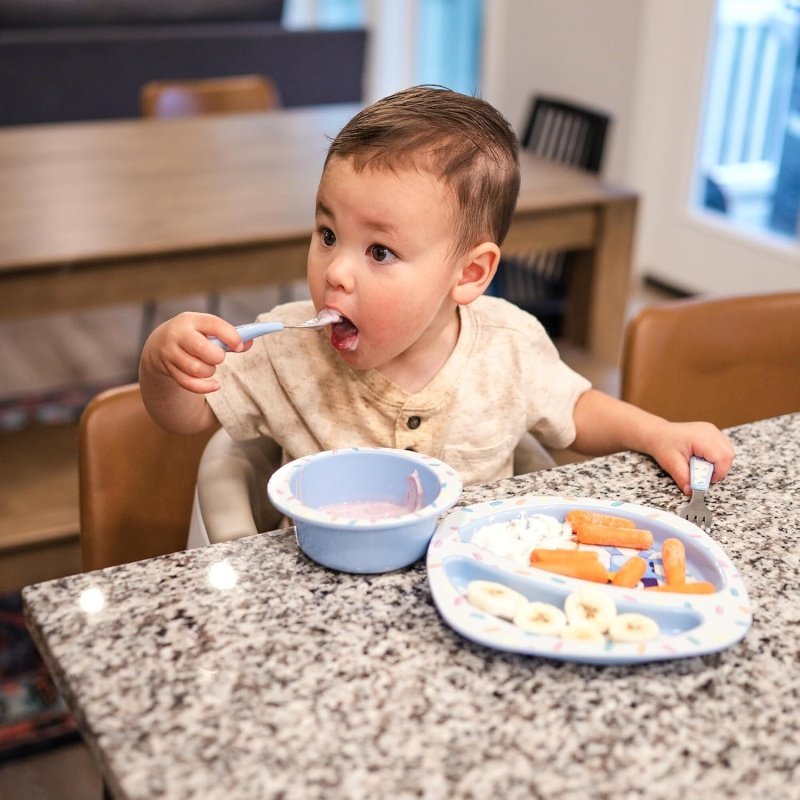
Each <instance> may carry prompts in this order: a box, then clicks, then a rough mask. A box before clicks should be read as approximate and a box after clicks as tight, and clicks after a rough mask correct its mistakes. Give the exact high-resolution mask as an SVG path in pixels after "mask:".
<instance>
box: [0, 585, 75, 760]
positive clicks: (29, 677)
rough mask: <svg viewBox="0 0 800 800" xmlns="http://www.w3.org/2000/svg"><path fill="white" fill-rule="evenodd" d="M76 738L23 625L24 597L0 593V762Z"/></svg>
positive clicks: (70, 720) (51, 681) (55, 690)
mask: <svg viewBox="0 0 800 800" xmlns="http://www.w3.org/2000/svg"><path fill="white" fill-rule="evenodd" d="M79 739H80V734H79V733H78V728H77V725H76V723H75V720H74V719H73V717H72V715H71V714H70V713H69V711H68V710H67V707H66V705H65V704H64V700H63V698H62V697H61V695H60V694H59V693H58V690H57V689H56V687H55V684H54V683H53V680H52V678H51V677H50V673H49V672H48V670H47V667H46V666H45V664H44V662H43V661H42V658H41V656H40V655H39V652H38V650H37V649H36V645H35V644H34V643H33V639H32V638H31V635H30V633H29V632H28V629H27V626H26V625H25V619H24V616H23V613H22V595H21V594H20V593H19V592H13V593H11V594H4V595H0V762H3V761H8V760H9V759H12V758H19V757H21V756H27V755H32V754H33V753H41V752H43V751H46V750H52V749H53V748H56V747H60V746H61V745H64V744H68V743H70V742H75V741H78V740H79Z"/></svg>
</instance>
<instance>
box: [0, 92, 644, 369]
mask: <svg viewBox="0 0 800 800" xmlns="http://www.w3.org/2000/svg"><path fill="white" fill-rule="evenodd" d="M356 111H357V106H354V105H330V106H318V107H310V108H297V109H286V110H280V111H271V112H263V113H256V114H237V115H222V116H208V117H194V118H185V119H172V120H145V119H133V120H119V121H105V122H89V123H68V124H52V125H51V124H48V125H38V126H19V127H10V128H5V129H0V321H2V320H8V319H14V318H19V317H24V316H31V315H46V314H49V313H52V312H61V311H73V310H79V309H85V308H92V307H96V306H101V305H108V304H115V303H128V302H140V301H148V300H158V299H164V298H170V297H180V296H184V295H189V294H198V293H212V292H219V291H223V290H225V289H232V288H237V287H247V286H256V285H264V284H270V283H274V284H280V283H285V282H287V281H290V280H294V279H297V278H303V277H304V276H305V261H306V252H307V248H308V242H309V237H310V234H311V229H312V225H313V218H314V200H315V193H316V187H317V183H318V180H319V176H320V171H321V168H322V165H323V162H324V158H325V153H326V150H327V147H328V145H329V137H332V136H334V135H335V134H336V133H337V132H338V131H339V129H340V128H341V127H342V126H343V125H344V124H345V122H346V121H347V120H348V119H349V118H350V117H352V116H353V114H354V113H355V112H356ZM521 168H522V189H521V193H520V198H519V203H518V206H517V210H516V214H515V216H514V221H513V224H512V227H511V230H510V232H509V235H508V238H507V240H506V243H505V246H504V252H506V253H507V254H511V253H516V252H527V251H536V250H548V249H574V250H576V251H579V253H580V256H579V257H578V263H577V266H576V277H575V280H573V281H572V283H571V288H570V298H569V303H568V309H567V312H566V318H565V333H566V335H567V336H568V337H569V338H571V339H573V340H574V341H576V342H577V343H579V344H583V345H585V346H587V347H588V348H589V349H590V350H591V351H593V352H594V353H595V354H596V355H598V356H600V357H602V358H605V359H607V360H609V361H615V360H616V358H617V357H618V352H619V344H620V337H621V332H622V327H623V323H624V313H625V305H626V301H627V299H628V288H629V280H630V273H631V253H632V244H633V238H634V225H635V213H636V203H637V198H636V196H635V194H634V193H633V192H630V191H627V190H625V189H620V188H615V187H613V186H609V185H608V184H607V183H605V182H604V181H602V180H601V179H599V178H598V177H596V176H593V175H590V174H588V173H584V172H580V171H576V170H572V169H569V168H566V167H563V166H560V165H557V164H554V163H550V162H546V161H542V160H540V159H537V158H535V157H534V156H532V155H530V154H527V153H523V154H522V157H521Z"/></svg>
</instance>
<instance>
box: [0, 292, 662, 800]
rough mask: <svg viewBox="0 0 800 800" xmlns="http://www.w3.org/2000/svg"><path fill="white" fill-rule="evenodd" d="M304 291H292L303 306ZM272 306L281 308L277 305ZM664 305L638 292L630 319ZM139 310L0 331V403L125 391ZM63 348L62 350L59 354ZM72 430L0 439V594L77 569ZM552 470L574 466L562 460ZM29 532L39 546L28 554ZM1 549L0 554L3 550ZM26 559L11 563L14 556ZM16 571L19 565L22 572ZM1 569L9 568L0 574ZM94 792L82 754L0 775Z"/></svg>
mask: <svg viewBox="0 0 800 800" xmlns="http://www.w3.org/2000/svg"><path fill="white" fill-rule="evenodd" d="M303 292H304V287H303V286H297V287H294V289H293V292H292V293H293V294H294V295H295V296H302V295H303ZM277 299H278V298H277V297H276V296H275V293H274V292H269V291H265V292H263V293H254V292H247V293H243V294H241V295H231V296H226V297H224V298H223V301H222V308H221V313H222V314H223V315H224V316H226V317H227V318H228V319H230V320H231V321H232V322H234V323H236V324H239V323H241V322H246V321H250V320H252V319H253V318H254V317H255V316H256V314H257V313H258V312H259V311H260V310H261V309H264V308H269V307H271V306H272V305H274V304H275V302H276V300H277ZM281 299H286V297H283V298H281ZM669 299H672V295H669V294H668V293H665V292H663V291H661V290H659V289H654V288H651V287H648V286H646V285H641V286H638V287H637V289H636V291H635V293H634V295H633V297H632V299H631V302H630V304H629V316H631V315H633V314H634V313H635V312H636V311H638V310H639V308H641V307H643V306H646V305H650V304H655V303H662V302H666V301H668V300H669ZM204 303H205V299H204V298H187V299H186V301H184V302H181V303H177V304H170V306H165V307H163V308H161V309H160V316H161V317H163V318H166V317H167V316H169V315H171V314H173V313H175V312H176V311H177V310H179V309H180V308H185V307H189V306H192V307H195V308H202V307H203V305H204ZM140 321H141V309H138V308H117V309H112V310H108V309H104V310H103V311H99V312H93V313H91V314H83V315H76V316H75V317H74V318H70V317H67V316H63V317H58V318H56V319H54V320H53V319H51V320H48V323H47V327H46V328H45V326H44V323H43V321H32V322H26V323H14V324H12V325H0V365H2V370H3V373H2V376H0V377H2V381H0V386H2V391H3V396H13V395H14V394H15V393H18V394H22V393H24V392H29V391H47V390H49V389H51V388H58V387H59V386H65V385H69V384H70V383H71V382H74V381H75V380H76V379H79V380H83V381H87V382H88V381H91V382H105V381H112V380H120V381H124V380H127V379H129V378H130V379H132V378H133V377H134V375H135V365H136V361H137V359H138V352H137V346H136V342H138V335H139V325H140ZM67 343H68V344H69V346H67ZM559 349H560V350H561V353H562V357H563V358H564V360H565V361H567V363H569V364H570V365H571V366H573V368H574V369H576V370H577V371H578V372H580V373H581V374H583V375H586V377H588V378H589V379H590V380H591V381H592V382H593V384H594V385H595V386H596V387H597V388H600V389H602V390H603V391H606V392H608V393H609V394H612V395H614V396H618V394H619V373H618V370H617V369H616V366H615V365H613V364H607V363H602V362H598V361H597V360H595V359H594V358H592V357H591V356H589V355H587V353H586V352H585V351H583V350H581V349H580V348H576V347H572V346H568V345H566V344H564V343H559ZM76 442H77V432H76V428H75V426H67V427H64V428H60V429H53V428H43V429H39V430H29V431H23V432H20V433H12V434H3V435H0V591H2V590H3V584H4V583H5V586H6V588H9V587H11V588H13V585H14V584H19V585H20V586H22V585H25V584H27V583H32V582H36V581H38V580H44V579H48V578H51V577H58V576H59V575H65V574H70V573H72V572H77V571H78V569H79V563H78V555H77V543H78V501H77V491H78V490H77V448H76ZM559 460H561V461H570V460H575V457H574V456H572V455H571V454H569V453H567V454H565V455H564V456H563V458H561V459H559ZM35 531H39V533H40V535H41V532H42V531H45V532H47V537H46V538H47V539H48V545H47V546H46V547H38V548H37V547H35V546H34V543H35V540H36V534H35ZM4 542H5V545H6V546H5V551H4V549H3V547H4V544H3V543H4ZM20 553H22V554H25V555H26V556H27V558H26V559H22V560H20V559H19V558H18V557H17V560H16V561H15V560H14V557H15V554H16V555H17V556H19V554H20ZM21 562H24V563H21ZM4 564H9V565H11V566H9V567H6V568H5V570H6V571H5V573H4V571H3V570H4V566H3V565H4ZM101 792H102V782H101V779H100V776H99V774H98V772H97V770H96V768H95V766H94V763H93V761H92V758H91V756H90V755H89V751H88V750H87V749H86V748H85V747H84V746H83V745H82V744H75V745H69V746H67V747H63V748H61V749H59V750H57V751H54V752H52V753H47V754H44V755H38V756H31V757H28V758H25V759H19V760H17V761H14V762H11V763H8V764H3V765H0V800H6V798H8V800H16V799H17V798H20V800H22V799H23V798H24V799H25V800H29V799H30V800H72V798H75V800H86V799H87V798H98V800H99V798H100V796H101Z"/></svg>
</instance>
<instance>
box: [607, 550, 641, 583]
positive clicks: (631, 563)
mask: <svg viewBox="0 0 800 800" xmlns="http://www.w3.org/2000/svg"><path fill="white" fill-rule="evenodd" d="M645 572H647V562H646V561H645V560H644V559H643V558H641V557H640V556H631V557H630V558H629V559H628V560H627V561H626V562H625V563H624V564H623V565H622V566H621V567H620V568H619V569H618V570H617V573H616V575H614V577H613V578H612V579H611V583H613V584H614V586H625V587H626V588H628V589H633V588H634V587H635V586H637V585H638V583H639V581H640V580H641V579H642V578H643V577H644V574H645Z"/></svg>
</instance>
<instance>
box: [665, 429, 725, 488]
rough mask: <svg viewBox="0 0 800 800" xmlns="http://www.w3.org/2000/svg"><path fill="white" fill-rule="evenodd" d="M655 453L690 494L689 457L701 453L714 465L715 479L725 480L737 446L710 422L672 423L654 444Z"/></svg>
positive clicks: (714, 481)
mask: <svg viewBox="0 0 800 800" xmlns="http://www.w3.org/2000/svg"><path fill="white" fill-rule="evenodd" d="M651 455H652V456H653V458H655V460H656V461H657V462H658V463H659V464H660V465H661V467H662V468H663V469H665V470H666V471H667V472H668V473H669V474H670V475H671V476H672V479H673V480H674V481H675V483H677V484H678V486H679V487H680V488H681V490H682V491H683V493H684V494H689V493H690V492H691V488H690V486H689V458H690V457H691V456H700V457H701V458H704V459H705V460H706V461H710V462H711V463H712V464H713V465H714V474H713V475H712V478H711V480H712V482H713V483H716V482H717V481H719V480H722V478H724V477H725V476H726V475H727V474H728V470H730V468H731V464H733V456H734V451H733V445H732V444H731V441H730V439H728V437H727V436H725V434H724V433H722V431H720V430H719V428H717V427H715V426H714V425H712V424H711V423H709V422H670V423H667V425H666V426H665V428H664V433H663V434H662V435H661V436H659V437H658V438H657V440H656V441H655V443H654V444H653V447H652V451H651Z"/></svg>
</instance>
